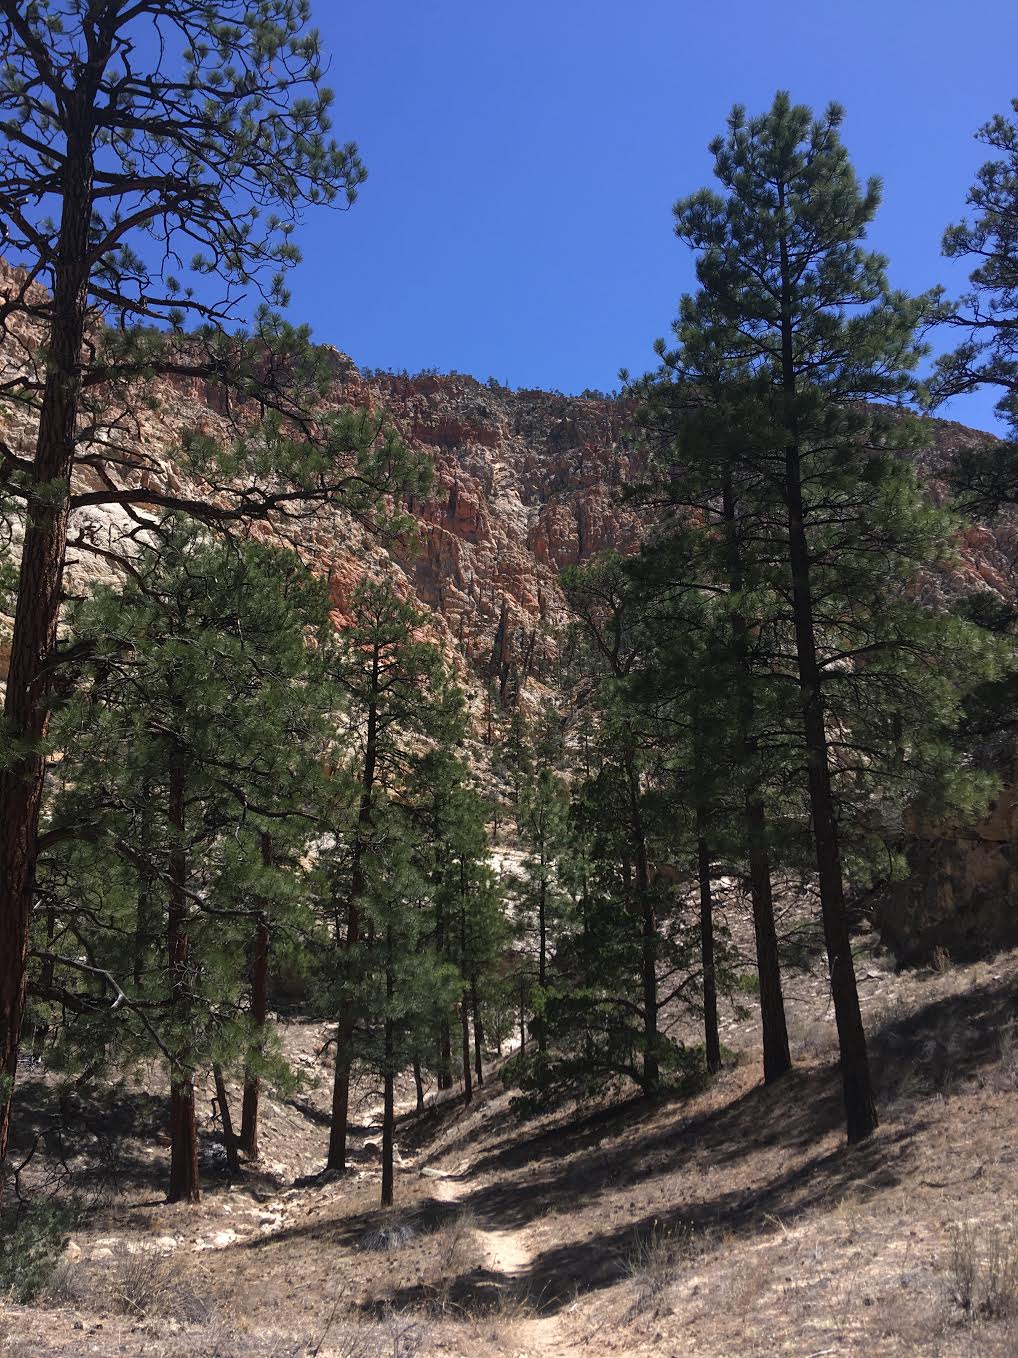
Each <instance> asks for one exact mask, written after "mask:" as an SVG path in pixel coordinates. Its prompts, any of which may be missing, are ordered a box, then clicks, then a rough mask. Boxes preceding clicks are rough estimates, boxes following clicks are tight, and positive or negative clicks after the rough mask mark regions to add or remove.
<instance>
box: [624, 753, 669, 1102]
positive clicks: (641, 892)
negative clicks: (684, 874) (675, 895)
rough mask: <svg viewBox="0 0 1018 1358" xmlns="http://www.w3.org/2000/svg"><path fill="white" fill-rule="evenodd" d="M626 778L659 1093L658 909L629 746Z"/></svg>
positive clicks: (653, 1078)
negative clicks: (651, 882) (653, 891)
mask: <svg viewBox="0 0 1018 1358" xmlns="http://www.w3.org/2000/svg"><path fill="white" fill-rule="evenodd" d="M624 760H625V768H626V781H627V782H628V784H629V815H630V833H631V837H632V847H633V862H634V866H635V869H636V897H637V901H638V902H639V911H640V932H641V950H640V965H641V971H642V981H643V1092H644V1093H645V1094H656V1093H657V1092H658V1089H659V1088H660V1084H661V1070H660V1062H659V1058H658V1031H657V911H656V910H655V908H654V897H653V894H652V892H651V889H650V870H649V868H648V865H647V837H646V833H645V831H644V825H643V813H642V811H641V809H640V776H639V773H638V772H637V769H636V763H635V760H634V759H633V752H632V749H631V748H629V747H628V746H627V748H626V751H625V755H624Z"/></svg>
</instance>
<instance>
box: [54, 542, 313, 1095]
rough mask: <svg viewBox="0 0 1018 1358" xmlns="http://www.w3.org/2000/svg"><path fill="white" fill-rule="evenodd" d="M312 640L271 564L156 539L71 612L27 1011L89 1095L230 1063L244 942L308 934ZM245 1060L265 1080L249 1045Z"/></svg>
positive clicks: (243, 1041)
mask: <svg viewBox="0 0 1018 1358" xmlns="http://www.w3.org/2000/svg"><path fill="white" fill-rule="evenodd" d="M327 621H328V598H327V595H326V592H325V590H324V589H323V587H322V586H321V585H320V583H318V582H316V581H315V580H314V579H312V577H311V576H310V575H309V574H308V573H307V572H306V571H305V570H304V568H303V567H302V566H301V565H300V563H299V562H298V560H297V559H296V557H295V556H293V554H291V553H288V552H283V551H279V550H274V549H270V548H267V547H262V546H256V545H253V544H251V545H246V546H243V547H235V546H232V545H228V544H221V543H214V542H212V541H210V540H208V539H207V538H205V537H203V536H202V535H200V534H195V533H194V532H193V531H191V530H189V529H188V528H187V526H186V524H184V523H182V522H177V521H173V520H167V521H165V522H164V523H163V524H162V525H161V527H160V529H159V532H158V534H157V535H156V536H155V539H154V541H153V542H152V544H151V545H150V546H148V547H146V548H144V549H143V550H142V552H141V554H140V556H139V558H138V560H137V562H136V565H135V568H134V573H133V575H132V577H131V578H129V580H128V582H127V584H126V585H125V586H124V588H123V589H122V590H113V589H101V590H98V591H97V592H96V594H95V595H94V596H93V597H92V598H91V599H89V600H87V601H84V602H82V603H79V604H78V605H76V606H75V607H74V608H73V609H72V611H71V614H70V618H69V639H68V646H69V649H70V651H71V652H72V653H73V654H74V655H75V656H76V657H77V665H78V682H77V684H76V685H75V687H74V689H73V690H72V691H71V692H70V693H69V694H68V695H67V697H66V700H65V702H64V704H63V706H62V708H61V710H60V712H59V713H58V714H57V719H56V720H55V722H54V724H53V728H52V733H51V739H52V744H53V747H54V749H55V750H57V751H59V752H60V756H61V758H60V763H59V770H60V788H59V791H58V795H57V796H56V798H55V800H54V803H53V807H52V814H51V819H50V824H49V827H48V833H49V835H50V836H51V837H52V840H53V842H54V849H53V851H52V852H49V853H47V854H46V855H45V856H44V859H43V862H42V864H41V869H40V876H39V889H40V898H41V900H42V902H43V903H44V905H45V915H44V918H43V920H41V921H40V923H39V926H38V928H37V931H36V936H35V940H34V942H35V947H36V954H37V960H36V962H35V966H34V971H33V989H34V991H35V994H36V996H37V1003H38V1005H41V1006H42V1007H43V1010H44V1011H45V1007H46V1006H47V1005H49V1004H56V1005H57V1006H59V1007H61V1008H63V1009H64V1010H66V1011H67V1012H68V1015H69V1017H68V1021H67V1022H65V1024H64V1025H63V1027H62V1029H61V1031H60V1035H59V1045H58V1048H57V1050H56V1051H55V1052H54V1053H53V1059H54V1060H55V1061H56V1062H57V1063H58V1064H61V1065H64V1066H70V1067H78V1068H80V1067H81V1066H84V1065H87V1066H88V1068H89V1069H90V1070H91V1071H92V1073H93V1074H96V1073H98V1072H99V1071H101V1070H102V1069H103V1068H114V1069H115V1068H118V1067H121V1066H123V1065H124V1064H128V1063H130V1062H131V1061H133V1060H135V1059H138V1058H140V1057H143V1056H149V1055H154V1054H156V1053H157V1052H158V1053H161V1054H162V1055H164V1056H166V1057H168V1058H169V1059H170V1061H171V1064H172V1065H173V1066H174V1069H177V1067H178V1066H179V1067H180V1068H181V1071H182V1072H183V1073H186V1074H188V1075H191V1074H193V1073H194V1072H196V1071H200V1070H203V1069H206V1068H208V1067H209V1066H211V1064H212V1063H213V1062H219V1063H223V1064H225V1065H227V1066H229V1065H232V1064H236V1063H237V1062H238V1061H239V1060H240V1058H241V1056H242V1055H243V1054H244V1053H245V1052H246V1051H247V1050H248V1049H249V1047H250V1045H251V1033H250V1030H249V1023H248V1019H247V1016H246V1013H245V1011H244V1007H243V1004H242V998H243V994H244V991H245V988H246V983H247V978H246V972H247V966H246V962H245V959H246V956H247V954H248V949H249V947H250V945H251V940H252V937H253V934H254V930H255V925H256V922H257V920H258V918H259V917H260V916H262V915H264V916H265V917H266V918H267V919H268V920H269V921H270V924H271V928H272V929H273V930H274V931H275V932H276V933H277V934H278V935H279V936H282V937H289V938H290V940H291V945H292V942H293V941H295V940H296V939H297V938H299V936H300V934H301V933H302V932H304V933H306V931H307V929H308V928H309V926H310V917H309V915H308V912H307V909H306V905H305V903H304V891H303V889H302V885H301V881H302V877H303V876H304V873H305V868H304V862H305V856H306V852H307V848H308V845H309V843H310V842H311V840H312V839H313V838H314V836H315V834H316V832H317V820H316V817H317V807H318V804H319V802H320V800H321V797H322V795H323V792H322V779H321V765H322V759H323V755H324V752H325V750H326V749H327V747H328V744H329V740H330V726H329V718H330V714H331V711H332V709H333V708H334V706H335V705H336V703H337V701H338V700H337V695H336V692H335V690H334V689H333V688H332V687H331V685H330V683H329V682H328V676H327V663H328V657H329V655H330V653H331V645H332V643H331V641H330V638H329V633H328V630H327ZM310 640H314V642H315V645H314V646H309V641H310ZM175 787H176V788H179V796H180V808H179V818H178V813H177V812H175V810H174V788H175ZM268 834H271V837H272V843H273V854H272V857H271V861H266V857H265V854H264V851H263V848H264V844H263V841H264V837H265V836H266V835H268ZM174 912H176V914H177V916H179V918H176V921H175V922H174ZM168 927H169V928H170V929H171V932H173V931H176V933H177V934H179V935H180V936H181V937H182V938H184V939H186V962H185V964H184V967H183V969H181V970H176V969H175V967H174V966H173V965H172V961H171V958H170V957H169V956H168V955H167V942H166V938H167V929H168ZM281 951H284V952H285V949H283V950H281ZM260 1060H261V1065H262V1067H263V1071H264V1072H265V1073H268V1072H269V1070H270V1069H274V1070H276V1071H278V1073H279V1075H280V1077H281V1078H285V1076H284V1067H283V1066H282V1063H281V1061H280V1060H279V1059H278V1058H277V1057H275V1056H274V1048H273V1044H272V1043H271V1042H269V1043H268V1044H267V1046H266V1048H265V1050H264V1051H263V1052H262V1054H261V1058H260Z"/></svg>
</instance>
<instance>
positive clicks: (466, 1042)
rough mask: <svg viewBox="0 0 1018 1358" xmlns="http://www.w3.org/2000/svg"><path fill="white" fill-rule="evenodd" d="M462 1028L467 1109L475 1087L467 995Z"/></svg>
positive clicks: (461, 1014)
mask: <svg viewBox="0 0 1018 1358" xmlns="http://www.w3.org/2000/svg"><path fill="white" fill-rule="evenodd" d="M460 1027H461V1029H462V1032H463V1106H464V1107H465V1108H466V1107H469V1105H470V1104H471V1103H472V1102H473V1097H474V1087H473V1083H472V1081H471V1077H470V1014H469V1010H468V1006H467V997H466V994H465V993H464V995H463V998H462V1000H460Z"/></svg>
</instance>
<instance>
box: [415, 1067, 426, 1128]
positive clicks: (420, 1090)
mask: <svg viewBox="0 0 1018 1358" xmlns="http://www.w3.org/2000/svg"><path fill="white" fill-rule="evenodd" d="M414 1088H415V1089H416V1090H417V1116H418V1117H420V1115H421V1114H422V1113H423V1112H424V1078H423V1076H422V1075H421V1058H420V1057H419V1056H415V1057H414Z"/></svg>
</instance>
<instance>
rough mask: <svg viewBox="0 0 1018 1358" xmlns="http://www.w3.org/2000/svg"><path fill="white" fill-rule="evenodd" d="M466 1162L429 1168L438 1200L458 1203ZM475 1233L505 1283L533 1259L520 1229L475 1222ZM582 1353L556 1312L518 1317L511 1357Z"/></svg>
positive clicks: (551, 1357)
mask: <svg viewBox="0 0 1018 1358" xmlns="http://www.w3.org/2000/svg"><path fill="white" fill-rule="evenodd" d="M468 1169H469V1165H468V1164H466V1163H463V1164H461V1165H459V1166H458V1167H457V1168H456V1169H455V1170H452V1171H446V1170H429V1171H427V1177H428V1178H430V1179H433V1180H434V1183H435V1197H436V1198H438V1200H439V1201H440V1202H460V1201H461V1200H462V1199H463V1197H464V1196H465V1194H466V1192H467V1185H466V1182H465V1178H464V1176H465V1175H466V1173H467V1171H468ZM475 1230H476V1234H477V1237H478V1239H479V1240H480V1242H481V1245H482V1247H483V1249H484V1252H485V1254H486V1256H487V1263H488V1267H489V1268H491V1269H492V1270H493V1272H495V1273H498V1274H501V1276H502V1277H503V1278H504V1279H505V1284H506V1286H512V1284H513V1283H514V1282H516V1281H518V1280H519V1279H521V1278H522V1277H523V1275H524V1274H525V1273H526V1271H527V1269H528V1267H529V1266H530V1263H531V1261H532V1259H533V1251H532V1250H531V1249H530V1247H529V1245H528V1244H527V1240H526V1236H525V1235H524V1233H523V1232H522V1231H511V1230H499V1229H497V1228H491V1227H489V1226H487V1225H485V1223H484V1222H483V1221H479V1222H478V1224H477V1226H476V1228H475ZM583 1352H585V1350H584V1347H583V1345H582V1344H576V1343H573V1342H572V1341H571V1340H570V1339H569V1338H568V1336H567V1335H565V1334H564V1332H563V1328H562V1324H561V1320H560V1317H559V1316H557V1315H535V1316H530V1317H528V1318H526V1319H524V1320H521V1321H520V1323H519V1325H518V1326H517V1327H516V1330H515V1343H514V1348H513V1354H514V1358H575V1355H576V1354H580V1353H583Z"/></svg>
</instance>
